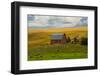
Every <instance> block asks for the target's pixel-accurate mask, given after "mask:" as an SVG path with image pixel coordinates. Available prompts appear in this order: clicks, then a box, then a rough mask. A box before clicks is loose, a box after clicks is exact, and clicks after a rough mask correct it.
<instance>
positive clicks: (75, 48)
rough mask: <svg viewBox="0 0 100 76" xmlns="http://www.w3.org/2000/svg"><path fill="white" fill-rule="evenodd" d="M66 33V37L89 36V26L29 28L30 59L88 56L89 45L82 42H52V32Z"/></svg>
mask: <svg viewBox="0 0 100 76" xmlns="http://www.w3.org/2000/svg"><path fill="white" fill-rule="evenodd" d="M54 33H64V34H66V37H67V36H68V37H70V39H71V40H72V39H73V37H77V38H78V39H80V38H81V37H87V27H78V28H54V29H32V28H31V29H28V60H29V61H33V60H57V59H80V58H81V59H83V58H87V57H88V56H87V54H88V50H87V45H81V44H80V42H78V43H75V44H72V43H71V42H69V43H66V44H63V45H62V44H50V41H51V37H50V35H51V34H54Z"/></svg>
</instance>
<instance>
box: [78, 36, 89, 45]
mask: <svg viewBox="0 0 100 76" xmlns="http://www.w3.org/2000/svg"><path fill="white" fill-rule="evenodd" d="M80 44H81V45H87V44H88V38H87V37H82V38H81V39H80Z"/></svg>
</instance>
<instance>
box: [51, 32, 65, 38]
mask: <svg viewBox="0 0 100 76" xmlns="http://www.w3.org/2000/svg"><path fill="white" fill-rule="evenodd" d="M63 36H64V34H62V33H60V34H52V35H51V39H52V40H61V39H63Z"/></svg>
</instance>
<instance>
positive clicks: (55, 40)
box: [51, 33, 67, 44]
mask: <svg viewBox="0 0 100 76" xmlns="http://www.w3.org/2000/svg"><path fill="white" fill-rule="evenodd" d="M66 43H67V39H66V35H65V34H64V33H59V34H52V35H51V44H66Z"/></svg>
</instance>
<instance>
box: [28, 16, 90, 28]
mask: <svg viewBox="0 0 100 76" xmlns="http://www.w3.org/2000/svg"><path fill="white" fill-rule="evenodd" d="M27 20H28V27H29V28H68V27H80V26H84V25H85V26H86V25H87V24H88V18H87V17H75V16H70V17H69V16H42V15H32V14H28V15H27Z"/></svg>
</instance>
